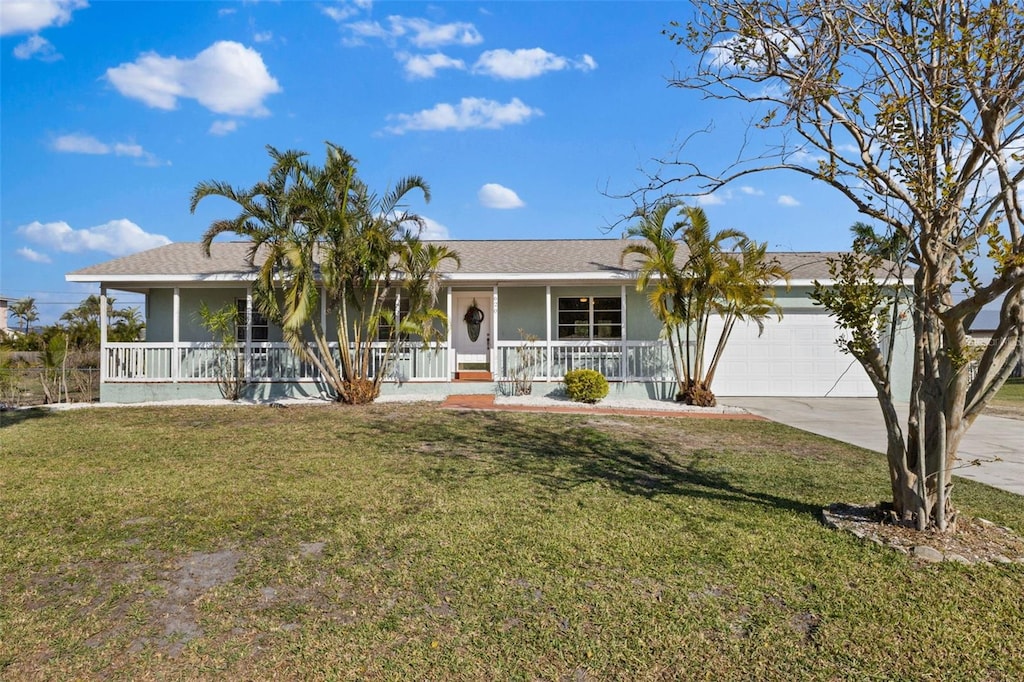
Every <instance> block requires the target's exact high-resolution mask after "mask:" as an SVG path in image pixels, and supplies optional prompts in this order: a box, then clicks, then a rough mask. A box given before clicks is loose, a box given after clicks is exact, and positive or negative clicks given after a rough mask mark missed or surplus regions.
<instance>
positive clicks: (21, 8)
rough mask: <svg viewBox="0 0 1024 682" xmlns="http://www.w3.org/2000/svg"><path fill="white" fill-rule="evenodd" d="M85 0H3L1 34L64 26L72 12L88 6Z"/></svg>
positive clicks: (69, 19)
mask: <svg viewBox="0 0 1024 682" xmlns="http://www.w3.org/2000/svg"><path fill="white" fill-rule="evenodd" d="M88 6H89V3H87V2H85V0H3V2H0V35H5V36H9V35H16V34H19V33H35V32H36V31H39V30H41V29H44V28H47V27H49V26H63V25H64V24H66V23H68V22H69V21H71V13H72V12H74V11H75V10H76V9H81V8H83V7H88Z"/></svg>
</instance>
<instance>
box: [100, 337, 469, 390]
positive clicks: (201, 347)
mask: <svg viewBox="0 0 1024 682" xmlns="http://www.w3.org/2000/svg"><path fill="white" fill-rule="evenodd" d="M330 349H331V354H332V355H333V357H332V358H331V359H330V362H333V363H335V364H336V363H337V362H338V358H339V353H338V344H336V343H334V344H330ZM384 350H385V344H383V343H375V344H372V345H371V348H370V352H371V359H370V377H371V378H372V377H373V376H374V375H375V374H376V372H378V371H380V369H381V368H382V367H383V365H384ZM310 351H311V352H312V353H316V354H318V355H319V352H318V350H317V348H316V346H315V345H313V344H310ZM104 352H105V353H106V370H107V371H106V376H104V377H103V380H104V381H111V382H162V383H167V382H175V381H216V380H217V372H218V369H217V368H218V367H219V366H220V364H221V363H222V361H223V357H222V351H221V349H220V347H219V345H218V344H215V343H209V342H207V343H177V344H175V343H108V344H107V345H106V346H105V348H104ZM239 352H240V353H242V354H243V355H244V354H245V349H244V346H243V347H240V348H239ZM175 360H177V362H175ZM246 364H247V367H248V370H247V374H248V377H249V380H250V381H256V382H263V383H271V382H290V381H317V380H319V379H320V374H319V372H318V371H317V369H316V366H315V365H314V364H313V363H311V362H308V361H306V360H304V359H303V358H301V357H300V356H299V355H298V354H297V353H295V352H294V351H293V350H292V349H291V348H289V347H288V344H286V343H254V344H252V345H251V346H250V347H249V353H248V361H247V363H246ZM386 371H387V376H385V381H399V382H406V381H447V380H448V378H449V372H448V352H447V349H446V348H445V347H444V346H443V345H442V346H440V347H435V346H430V347H429V348H426V349H424V348H423V347H422V346H421V345H420V344H407V345H405V346H403V347H400V348H399V349H398V350H397V351H395V353H394V355H393V357H392V363H391V366H390V367H389V368H387V370H386Z"/></svg>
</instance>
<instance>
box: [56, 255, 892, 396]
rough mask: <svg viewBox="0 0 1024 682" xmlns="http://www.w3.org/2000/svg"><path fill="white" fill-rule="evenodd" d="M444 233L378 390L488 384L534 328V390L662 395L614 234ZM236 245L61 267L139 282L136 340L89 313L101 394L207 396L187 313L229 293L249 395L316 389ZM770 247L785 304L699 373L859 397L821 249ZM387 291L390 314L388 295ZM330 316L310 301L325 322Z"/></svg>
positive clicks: (741, 329) (636, 295)
mask: <svg viewBox="0 0 1024 682" xmlns="http://www.w3.org/2000/svg"><path fill="white" fill-rule="evenodd" d="M443 243H444V244H445V245H446V246H448V247H449V248H451V249H453V250H455V251H456V252H458V254H459V256H460V258H461V265H460V266H458V267H456V266H455V265H454V264H449V269H447V270H445V271H444V286H443V289H442V293H441V300H440V302H439V307H440V308H441V309H443V310H446V311H447V315H448V319H449V320H450V321H451V323H450V324H449V328H448V330H447V337H446V339H445V340H444V341H443V342H442V343H440V344H438V345H436V346H435V345H432V346H430V347H429V348H423V347H422V344H420V343H409V344H407V345H406V346H405V347H403V349H402V350H401V352H400V353H399V356H398V359H397V362H396V363H395V364H394V366H391V367H388V368H384V371H386V372H387V380H386V383H385V385H384V389H383V390H384V392H385V393H393V392H430V393H438V394H457V393H479V392H494V391H500V390H501V388H502V381H503V380H507V379H508V377H509V375H510V373H511V371H512V369H511V368H512V367H513V366H514V364H515V359H516V351H517V349H519V348H521V347H522V345H523V343H524V342H523V340H522V334H528V335H532V336H534V337H536V341H535V342H534V344H533V345H534V346H535V347H536V348H537V349H538V350H537V351H536V352H537V353H539V357H540V360H539V362H538V363H537V364H536V366H535V368H534V370H533V375H534V377H533V378H534V393H546V392H548V391H550V390H553V389H555V388H557V387H558V385H559V382H560V380H561V378H562V376H563V375H564V374H565V372H566V371H567V370H569V369H575V368H580V367H588V368H593V369H597V370H600V371H601V372H602V373H603V374H604V375H605V376H606V377H607V378H608V379H609V381H610V383H611V384H612V392H613V394H615V395H622V396H628V397H649V398H657V399H661V398H666V397H671V396H672V395H673V394H674V390H673V384H672V368H671V364H670V360H669V356H668V352H667V348H666V346H665V343H664V342H663V341H661V340H660V339H659V336H660V332H661V326H660V324H659V323H658V321H657V320H656V319H655V318H654V316H653V315H652V314H651V311H650V309H649V307H648V303H647V299H646V294H645V293H644V292H638V291H637V290H636V269H637V268H636V265H637V263H636V261H633V260H630V259H627V260H626V262H625V263H624V264H620V255H621V253H622V249H623V247H624V246H625V244H626V242H625V241H623V240H621V239H580V240H558V239H553V240H467V241H447V242H443ZM248 248H249V244H248V243H246V242H215V243H214V244H213V247H212V256H211V257H209V258H208V257H206V256H205V255H204V254H203V253H202V251H201V249H200V246H199V244H197V243H174V244H170V245H167V246H162V247H159V248H156V249H152V250H149V251H144V252H141V253H137V254H134V255H130V256H126V257H124V258H118V259H116V260H111V261H108V262H105V263H100V264H98V265H94V266H91V267H87V268H84V269H81V270H76V271H74V272H71V273H68V274H67V276H66V278H67V280H68V281H69V282H76V283H96V284H98V285H99V287H100V293H101V297H102V300H103V301H104V302H105V301H106V295H107V293H108V292H110V291H111V290H118V291H127V292H133V293H140V294H144V295H145V300H146V304H145V317H146V325H147V327H146V341H145V342H144V343H110V342H108V341H107V339H106V334H105V324H104V325H103V326H104V333H103V335H102V336H103V338H102V350H101V373H102V379H101V382H102V383H101V391H100V395H101V400H103V401H109V402H137V401H144V400H161V399H163V400H167V399H175V398H185V397H216V396H217V395H218V392H217V387H216V383H215V377H214V376H212V375H211V370H210V367H211V364H212V363H211V358H212V356H213V354H214V353H215V352H216V351H215V348H214V344H213V343H212V339H211V337H210V334H209V332H207V331H206V330H205V329H204V328H203V327H202V325H201V324H200V322H199V316H198V314H197V311H198V308H199V306H200V303H206V304H207V305H208V306H210V307H211V308H218V307H221V306H223V305H224V304H225V303H234V304H235V305H236V306H237V308H238V310H239V319H240V320H241V321H243V326H242V331H240V332H239V342H240V343H241V344H243V346H244V351H245V365H246V371H247V374H248V377H249V379H250V381H251V383H250V385H249V387H248V391H249V394H250V395H251V397H254V398H258V399H271V398H275V397H283V396H315V395H318V394H320V393H321V390H322V387H321V384H320V382H319V377H318V376H316V373H315V371H314V369H313V367H312V366H310V365H309V363H306V362H303V361H301V360H300V359H299V358H298V357H297V356H296V355H295V354H294V353H293V351H292V350H291V349H289V348H288V346H287V344H285V343H283V342H282V337H281V331H280V329H277V328H275V327H274V325H273V324H270V323H268V321H267V320H266V319H264V318H263V317H262V316H261V315H259V314H258V312H257V311H255V310H254V309H253V305H252V293H251V285H252V282H253V281H254V277H255V271H256V269H255V268H254V267H252V266H249V265H247V264H246V261H245V254H246V251H247V249H248ZM772 255H773V256H774V257H776V258H777V259H778V260H779V261H780V262H781V264H782V265H783V267H785V268H786V269H787V270H788V271H789V272H790V277H791V279H790V286H789V288H788V289H787V288H786V287H785V286H784V284H783V283H780V284H779V289H778V291H777V296H778V301H779V303H781V305H782V308H783V311H784V316H783V318H782V320H776V319H775V318H772V319H770V320H768V321H767V323H766V326H765V329H764V333H763V334H761V335H760V336H759V335H758V330H757V327H756V325H753V324H750V325H746V326H743V325H739V324H738V325H737V326H736V328H735V329H734V332H733V335H732V338H731V340H730V342H729V346H728V348H727V351H726V353H725V356H724V358H723V361H722V364H721V365H720V367H719V370H718V374H717V376H716V379H715V383H714V385H713V387H712V388H713V389H714V391H715V393H716V394H717V395H718V396H719V397H726V396H836V397H839V396H864V397H868V396H873V395H874V389H873V387H872V385H871V383H870V381H869V380H868V378H867V376H866V375H865V373H864V371H863V369H862V368H861V367H860V365H859V364H858V363H857V362H856V361H855V360H854V359H853V358H852V357H850V356H849V355H846V354H843V353H841V352H840V351H839V348H838V346H837V344H836V340H837V338H838V336H839V332H838V330H837V329H836V327H835V325H834V321H833V319H832V318H831V317H829V316H828V315H827V314H826V313H825V312H824V311H823V310H822V308H820V307H817V306H815V305H813V304H812V302H811V300H810V298H809V297H808V293H809V292H810V291H811V289H812V281H813V280H815V279H817V280H820V281H823V282H827V281H828V278H829V273H828V267H827V263H826V259H827V257H828V256H829V255H831V254H828V253H821V252H814V253H809V252H802V253H792V252H787V253H774V254H772ZM474 302H475V303H476V305H477V307H479V308H480V309H481V310H482V311H484V319H483V321H482V322H481V326H480V333H479V335H478V336H477V338H476V339H475V340H473V339H471V338H470V334H469V333H468V326H467V324H466V323H465V322H464V321H463V319H464V316H465V312H466V311H467V310H468V309H469V307H470V306H471V305H473V303H474ZM395 305H396V310H397V311H399V314H400V312H401V296H400V295H399V296H398V298H397V299H396V301H395ZM331 317H332V316H329V315H328V314H327V311H326V310H324V311H322V324H324V326H325V327H327V328H328V330H331V327H330V325H331V324H333V322H332V320H331V319H330V318H331ZM243 331H244V334H243ZM521 332H522V333H521ZM329 333H330V335H331V337H332V338H337V335H336V334H335V333H334V332H330V331H329ZM711 333H712V334H717V331H716V330H715V329H714V328H712V330H711ZM900 334H901V336H900V337H899V338H897V343H896V351H895V352H896V357H895V358H894V363H895V366H896V367H897V374H901V375H906V376H907V377H908V380H909V366H910V364H909V357H910V350H911V343H910V338H909V335H908V334H905V332H902V331H901V332H900ZM904 336H905V338H904ZM468 379H473V380H468ZM895 388H896V392H897V393H899V392H900V391H904V390H905V389H904V388H903V387H902V386H900V385H899V384H898V383H897V385H896V387H895Z"/></svg>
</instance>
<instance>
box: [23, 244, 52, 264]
mask: <svg viewBox="0 0 1024 682" xmlns="http://www.w3.org/2000/svg"><path fill="white" fill-rule="evenodd" d="M18 255H19V256H21V257H22V258H24V259H25V260H27V261H29V262H31V263H44V264H45V263H52V262H53V261H52V260H50V257H49V256H47V255H46V254H45V253H39V252H38V251H33V250H32V249H30V248H28V247H27V246H25V247H22V248H20V249H18Z"/></svg>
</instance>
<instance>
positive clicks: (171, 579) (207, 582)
mask: <svg viewBox="0 0 1024 682" xmlns="http://www.w3.org/2000/svg"><path fill="white" fill-rule="evenodd" d="M241 558H242V553H241V552H238V551H235V550H233V549H222V550H220V551H218V552H196V553H194V554H190V555H188V556H186V557H185V558H184V559H182V560H181V561H180V562H179V563H178V568H177V569H175V570H173V571H170V572H168V573H167V574H166V575H165V576H164V578H163V580H161V581H160V582H159V583H158V585H159V586H160V587H162V588H164V590H165V591H164V594H163V595H162V596H161V597H159V598H157V599H154V600H152V601H150V602H149V604H148V609H149V612H150V614H151V615H152V617H153V620H154V622H157V621H158V622H159V623H160V624H161V625H162V632H161V633H160V634H159V635H157V636H155V637H154V638H146V637H142V638H139V639H137V640H135V641H134V642H133V643H132V646H131V647H130V650H132V651H140V650H141V649H143V648H144V647H145V646H147V645H151V646H155V647H156V648H157V649H158V650H159V651H161V652H162V653H163V654H165V655H167V656H169V657H171V658H174V657H176V656H178V655H179V654H180V653H181V651H182V649H184V648H185V645H186V644H188V643H189V642H190V641H192V640H193V639H196V638H197V637H201V636H202V634H203V630H202V628H201V627H200V626H199V623H198V621H197V615H196V600H197V599H199V598H200V597H201V596H202V595H203V594H205V593H206V592H208V591H209V590H212V589H213V588H215V587H219V586H221V585H225V584H227V583H229V582H231V581H232V580H234V578H235V572H236V567H237V565H238V561H239V559H241Z"/></svg>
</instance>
